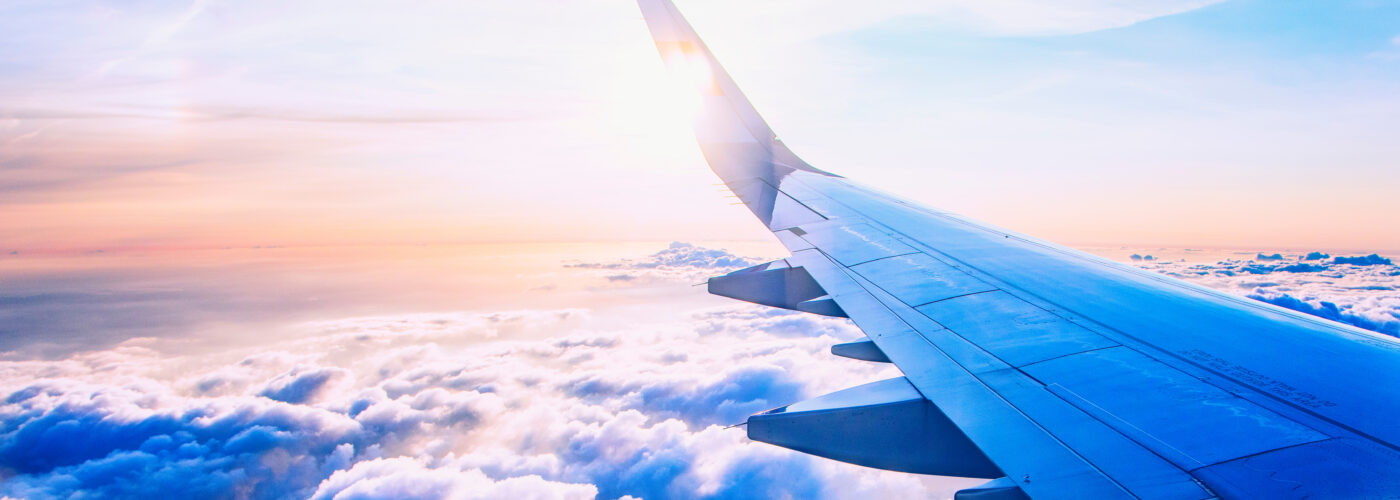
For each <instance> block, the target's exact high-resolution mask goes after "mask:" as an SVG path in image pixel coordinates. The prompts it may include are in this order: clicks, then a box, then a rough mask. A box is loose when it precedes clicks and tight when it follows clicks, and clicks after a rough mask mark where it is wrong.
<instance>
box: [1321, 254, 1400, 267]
mask: <svg viewBox="0 0 1400 500" xmlns="http://www.w3.org/2000/svg"><path fill="white" fill-rule="evenodd" d="M1332 263H1333V264H1350V265H1353V266H1388V265H1391V262H1390V259H1387V258H1385V257H1381V256H1379V255H1376V254H1371V255H1365V256H1361V257H1340V256H1339V257H1337V258H1334V259H1332Z"/></svg>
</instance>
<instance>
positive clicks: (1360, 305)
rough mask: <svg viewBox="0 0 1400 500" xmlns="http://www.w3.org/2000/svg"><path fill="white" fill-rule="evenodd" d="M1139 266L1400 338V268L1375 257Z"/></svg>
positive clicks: (1279, 257)
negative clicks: (1399, 291) (1399, 292)
mask: <svg viewBox="0 0 1400 500" xmlns="http://www.w3.org/2000/svg"><path fill="white" fill-rule="evenodd" d="M1135 263H1136V264H1137V265H1138V266H1140V267H1143V268H1145V269H1150V270H1153V271H1157V272H1160V273H1163V274H1166V275H1168V276H1173V277H1176V278H1181V279H1185V280H1189V281H1195V282H1198V283H1200V284H1203V285H1205V286H1209V287H1211V288H1215V289H1219V290H1223V291H1226V292H1230V293H1235V294H1239V295H1244V296H1247V297H1249V298H1252V299H1256V300H1260V301H1263V302H1268V303H1270V304H1273V305H1276V306H1280V307H1286V308H1288V309H1292V310H1295V311H1299V312H1304V313H1308V314H1312V315H1315V316H1319V317H1322V318H1326V319H1330V320H1333V321H1338V322H1341V323H1346V324H1349V325H1352V326H1356V327H1360V328H1365V329H1367V330H1372V331H1376V332H1380V333H1384V334H1387V335H1394V336H1400V295H1397V294H1396V293H1395V291H1396V290H1400V266H1396V265H1394V264H1393V263H1392V262H1391V260H1390V259H1388V258H1385V257H1382V256H1380V255H1376V254H1370V255H1362V256H1336V257H1333V256H1331V255H1328V254H1326V253H1323V252H1309V253H1304V254H1280V253H1274V254H1264V253H1260V254H1258V255H1256V256H1255V257H1254V258H1253V259H1224V260H1220V261H1218V262H1215V263H1208V264H1201V263H1188V262H1185V261H1180V260H1178V261H1156V262H1141V261H1135Z"/></svg>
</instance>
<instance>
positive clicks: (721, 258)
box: [564, 241, 762, 282]
mask: <svg viewBox="0 0 1400 500" xmlns="http://www.w3.org/2000/svg"><path fill="white" fill-rule="evenodd" d="M760 262H762V260H761V259H756V258H752V257H743V256H739V255H734V254H732V253H730V252H729V251H727V250H723V249H718V248H705V247H701V246H697V245H694V244H691V243H685V242H680V241H676V242H672V243H671V244H670V245H669V246H667V247H666V248H665V249H664V250H661V251H659V252H656V253H653V254H651V255H648V256H646V257H644V258H640V259H620V260H616V261H610V262H566V263H565V264H564V266H565V267H570V268H579V269H597V270H600V271H602V272H603V274H602V278H603V279H606V280H608V281H610V282H631V281H636V280H639V279H643V278H652V279H695V278H699V277H705V276H711V275H715V274H723V273H725V272H729V271H732V270H735V269H741V268H745V267H749V266H752V265H755V264H758V263H760Z"/></svg>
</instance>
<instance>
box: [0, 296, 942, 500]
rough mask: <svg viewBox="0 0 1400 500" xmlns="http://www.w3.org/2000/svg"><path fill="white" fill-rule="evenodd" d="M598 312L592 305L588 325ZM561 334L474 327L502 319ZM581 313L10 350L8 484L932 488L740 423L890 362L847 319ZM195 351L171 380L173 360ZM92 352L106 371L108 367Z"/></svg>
mask: <svg viewBox="0 0 1400 500" xmlns="http://www.w3.org/2000/svg"><path fill="white" fill-rule="evenodd" d="M580 318H583V319H582V320H581V319H580ZM519 322H531V323H533V324H535V327H536V328H542V327H548V326H549V325H552V326H553V327H554V328H555V331H556V334H555V335H553V336H549V337H545V338H539V339H535V340H526V339H524V338H522V337H521V336H519V335H504V336H476V337H474V341H473V342H454V341H453V339H454V338H455V337H456V336H458V335H460V333H461V332H470V331H481V330H482V329H483V328H484V326H483V325H494V324H502V323H519ZM592 324H593V323H591V322H590V321H589V320H587V314H585V313H584V312H581V311H578V310H560V311H514V312H506V313H481V314H450V315H405V316H399V317H375V318H352V319H346V320H338V321H321V322H314V323H307V324H305V325H304V326H303V328H305V329H307V330H308V332H307V334H306V335H305V336H302V337H299V338H294V339H293V338H289V339H287V340H286V341H284V342H281V343H277V344H274V345H271V346H269V347H268V350H267V351H264V352H257V353H254V354H251V355H249V356H246V357H244V358H241V359H237V358H235V359H228V360H225V361H217V362H216V360H218V359H220V358H219V357H218V356H216V355H212V354H206V355H190V356H191V357H180V356H170V355H169V354H165V353H162V352H160V351H159V350H157V349H154V348H152V347H150V345H152V343H153V342H154V340H149V341H133V342H128V343H125V344H123V345H122V346H119V347H118V348H117V349H113V350H110V351H98V352H91V353H85V354H80V355H75V356H73V357H70V358H68V359H63V360H54V361H11V362H3V363H0V388H3V389H4V392H3V394H6V396H5V397H4V399H3V403H2V404H0V468H3V469H5V470H8V471H11V475H10V476H9V477H8V478H7V479H6V480H5V481H4V482H3V483H0V495H8V496H13V497H24V498H68V497H72V496H116V497H134V496H156V495H160V494H164V493H168V492H170V491H180V492H182V494H185V495H189V496H196V497H243V498H292V497H301V498H307V497H310V498H327V499H329V498H335V499H346V498H402V497H420V498H501V497H512V498H517V497H518V498H593V497H594V496H595V495H596V496H598V497H602V498H617V497H623V496H627V495H630V496H633V497H647V498H688V497H733V496H752V495H758V496H800V497H822V496H831V497H851V496H872V495H873V496H883V497H889V496H894V497H907V496H927V495H929V494H932V493H940V492H941V493H942V494H946V493H947V492H949V491H952V490H955V489H957V488H961V487H966V486H967V484H960V483H957V482H956V480H945V481H954V482H952V483H938V482H933V483H930V482H929V480H927V479H921V478H917V477H913V476H908V475H903V474H896V473H883V472H878V471H872V470H869V469H863V468H858V467H852V466H848V465H844V464H838V463H835V462H830V461H825V460H822V459H817V458H814V457H810V456H806V455H802V454H798V453H794V452H790V451H787V450H782V449H779V448H775V447H772V446H768V445H762V444H756V443H751V442H748V441H747V440H746V439H745V438H744V433H743V430H742V429H726V428H725V426H727V425H728V424H733V423H736V422H739V421H742V420H743V418H744V417H745V416H747V415H748V414H751V413H755V412H758V411H763V410H766V409H769V408H772V407H776V406H782V405H786V404H789V403H792V402H795V401H798V400H801V399H804V398H807V397H811V396H814V395H816V394H820V393H823V392H827V391H831V390H836V389H840V388H842V387H846V386H850V385H853V384H855V383H858V382H861V381H868V380H876V379H879V378H883V377H887V376H891V373H889V371H890V370H891V368H889V367H888V365H881V364H874V363H861V362H854V361H850V360H844V359H840V358H835V357H833V356H831V355H830V354H829V353H828V352H827V349H828V347H829V346H830V345H831V344H833V343H836V342H841V341H845V340H849V339H852V338H855V337H857V336H859V335H860V333H859V331H858V330H857V329H855V327H854V326H852V325H851V324H850V323H849V322H848V321H845V320H838V319H832V318H824V317H818V316H813V315H807V314H801V313H793V312H788V311H780V310H773V309H766V308H762V307H759V306H748V305H738V306H734V307H726V308H720V309H710V310H700V311H697V312H695V313H693V314H691V315H689V316H683V317H680V318H677V319H676V320H675V321H673V322H669V323H646V324H640V325H637V326H636V327H635V328H633V329H626V330H597V329H595V328H594V327H593V326H591V325H592ZM172 365H180V366H194V367H196V368H194V369H191V370H182V371H178V373H175V374H171V370H162V369H161V367H162V366H172ZM94 366H107V367H108V369H105V370H94V369H92V367H94Z"/></svg>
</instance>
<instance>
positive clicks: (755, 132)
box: [639, 0, 1400, 499]
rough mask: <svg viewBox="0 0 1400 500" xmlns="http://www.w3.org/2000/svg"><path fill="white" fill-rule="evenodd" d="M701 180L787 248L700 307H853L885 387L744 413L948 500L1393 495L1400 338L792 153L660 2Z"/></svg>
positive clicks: (656, 11) (757, 424) (841, 313)
mask: <svg viewBox="0 0 1400 500" xmlns="http://www.w3.org/2000/svg"><path fill="white" fill-rule="evenodd" d="M639 3H640V5H641V8H642V12H643V14H644V16H645V18H646V21H647V25H648V27H649V28H650V29H651V32H652V34H653V37H654V38H655V39H656V43H657V47H658V49H659V50H660V52H661V53H662V56H663V59H664V60H665V61H666V63H667V66H668V68H672V69H673V70H679V71H680V72H682V73H684V74H689V75H698V77H696V78H693V79H692V80H693V81H694V82H695V83H696V91H697V93H698V94H699V95H701V98H702V102H701V106H700V108H701V109H700V112H699V113H698V115H697V117H696V119H695V123H694V126H695V130H696V136H697V140H698V142H699V143H700V147H701V150H702V152H703V153H704V155H705V157H706V160H707V161H708V162H709V164H710V166H711V168H712V169H713V170H714V171H715V172H716V174H718V175H719V176H720V178H721V179H722V180H723V181H724V182H725V184H726V185H727V186H729V188H730V189H731V190H732V191H734V193H735V194H736V195H737V196H739V197H740V198H741V199H742V200H743V201H744V203H745V204H746V205H747V206H748V207H749V209H750V210H751V211H753V212H754V214H755V215H756V216H758V218H759V220H761V221H762V222H763V223H764V224H765V225H766V226H767V227H768V228H769V229H770V230H771V231H773V233H774V234H775V235H776V236H777V237H778V239H779V240H780V241H781V242H782V243H783V244H784V245H785V246H786V247H787V248H788V249H789V250H790V251H791V252H792V256H791V257H789V258H787V259H784V260H782V261H778V262H774V263H770V264H765V265H763V266H757V267H755V268H751V269H747V270H742V271H738V272H735V273H731V274H730V275H726V276H723V277H719V278H715V279H712V280H711V282H710V290H711V292H712V293H716V294H720V295H725V296H730V297H735V298H739V299H741V300H748V301H750V302H757V303H761V304H766V305H770V306H774V307H785V308H788V309H795V310H800V311H806V312H813V313H817V314H825V315H829V316H838V317H849V318H850V319H851V320H852V321H854V322H855V324H856V325H857V326H859V327H860V328H861V329H862V330H863V331H865V332H866V334H867V336H868V338H867V339H863V340H861V341H858V342H853V343H849V344H842V345H839V346H835V347H833V353H836V354H838V355H842V356H846V357H852V358H856V359H863V360H868V361H875V362H883V361H888V362H893V363H894V364H895V365H896V366H898V367H899V369H900V370H901V371H902V372H903V373H904V375H905V376H904V377H900V378H898V379H892V380H887V381H881V382H877V383H873V384H866V385H863V386H858V387H854V388H851V389H847V390H844V391H839V392H837V393H833V394H829V395H827V396H822V397H819V398H816V399H814V400H810V401H805V402H801V403H796V404H793V405H790V406H787V407H784V408H779V409H776V410H771V411H769V412H764V413H761V414H758V415H754V416H753V417H750V419H749V426H748V429H749V436H750V437H751V438H753V439H755V440H759V441H764V442H769V443H773V444H778V445H780V446H785V447H788V448H792V449H796V450H799V451H803V452H807V453H812V454H816V455H819V456H824V457H828V458H833V459H836V460H842V461H846V462H851V463H856V464H860V465H865V466H870V467H877V468H884V469H890V470H900V471H906V472H916V473H926V474H938V475H951V476H962V477H981V478H987V479H991V480H992V481H990V482H989V483H987V484H986V485H984V486H982V487H979V488H974V489H972V490H965V491H964V492H960V493H959V497H960V498H1023V497H1025V496H1030V497H1033V498H1037V499H1040V498H1120V497H1121V498H1212V497H1226V498H1236V497H1270V498H1274V497H1280V498H1287V497H1298V498H1301V497H1307V496H1313V497H1391V496H1395V495H1397V494H1400V473H1397V472H1394V471H1400V451H1397V450H1400V447H1397V443H1400V426H1396V425H1393V424H1392V422H1391V416H1392V415H1395V414H1400V398H1396V397H1394V395H1393V394H1392V391H1393V389H1392V388H1393V387H1396V386H1397V384H1400V343H1397V342H1396V341H1395V339H1392V338H1389V337H1384V336H1380V335H1377V334H1373V333H1370V332H1366V331H1362V330H1359V329H1355V328H1351V327H1348V326H1344V325H1340V324H1337V323H1332V322H1328V321H1325V320H1320V319H1317V318H1312V317H1308V316H1304V315H1300V314H1297V313H1293V312H1291V311H1286V310H1283V309H1281V308H1277V307H1273V306H1269V305H1266V304H1262V303H1256V302H1254V301H1248V300H1245V299H1240V298H1236V297H1232V296H1228V295H1225V294H1221V293H1218V292H1214V291H1211V290H1208V289H1205V288H1202V287H1198V286H1194V285H1190V284H1187V283H1183V282H1180V281H1176V280H1172V279H1170V278H1166V277H1163V276H1160V275H1156V274H1153V273H1149V272H1146V271H1142V270H1139V269H1135V268H1131V267H1128V266H1123V265H1119V264H1116V263H1112V262H1109V261H1106V260H1103V259H1099V258H1097V257H1093V256H1089V255H1087V254H1083V253H1082V252H1078V251H1075V250H1071V249H1067V248H1063V247H1059V246H1056V245H1053V244H1050V243H1047V242H1043V241H1039V240H1036V239H1033V238H1029V237H1026V236H1023V235H1019V234H1016V233H1012V232H1008V231H1005V230H1002V229H998V228H995V227H991V226H987V225H985V224H981V223H978V222H975V221H971V220H968V219H965V218H962V217H959V216H956V215H953V214H950V213H946V212H941V211H936V210H931V209H927V208H923V207H920V206H918V205H916V204H913V203H910V202H907V201H905V200H901V199H898V198H895V197H892V196H889V195H886V194H882V193H879V192H877V191H874V190H870V189H868V188H864V187H861V186H858V185H855V184H853V183H851V182H849V181H847V180H846V179H844V178H841V177H839V176H835V175H833V174H830V173H827V172H824V171H821V170H818V169H816V168H813V167H811V166H810V165H808V164H807V163H805V162H803V161H802V160H800V159H798V158H797V156H796V155H794V154H793V153H792V152H791V151H790V150H789V149H788V148H787V147H786V146H784V145H783V144H782V143H781V142H780V141H778V140H777V139H776V138H775V136H774V134H773V132H772V130H771V129H770V128H769V127H768V125H767V124H766V123H765V122H764V121H763V120H762V118H761V117H759V115H758V113H757V112H756V111H755V110H754V109H753V107H752V106H751V105H750V104H749V102H748V100H747V99H745V98H744V96H743V94H742V93H740V92H739V89H738V87H737V86H735V84H734V82H733V81H732V80H731V79H730V78H729V76H728V75H727V74H726V73H725V72H724V70H723V69H722V68H721V67H720V66H719V64H718V63H717V62H716V61H715V59H714V57H713V55H712V54H710V52H709V50H708V49H707V48H706V47H705V45H704V44H703V43H702V42H701V41H700V39H699V37H698V36H696V35H695V32H694V31H693V30H692V29H691V28H690V26H689V25H688V24H687V23H686V22H685V20H684V19H682V18H681V16H680V14H679V13H678V12H677V11H676V9H675V7H674V5H672V4H671V2H670V1H669V0H639Z"/></svg>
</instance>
